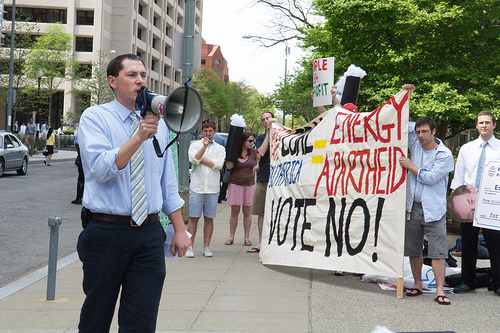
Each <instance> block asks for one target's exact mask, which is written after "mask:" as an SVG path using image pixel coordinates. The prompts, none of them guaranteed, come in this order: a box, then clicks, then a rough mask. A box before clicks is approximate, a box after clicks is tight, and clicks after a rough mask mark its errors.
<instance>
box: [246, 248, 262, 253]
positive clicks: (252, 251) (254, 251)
mask: <svg viewBox="0 0 500 333" xmlns="http://www.w3.org/2000/svg"><path fill="white" fill-rule="evenodd" d="M247 252H248V253H259V252H260V249H258V248H256V247H252V248H251V249H250V250H248V251H247Z"/></svg>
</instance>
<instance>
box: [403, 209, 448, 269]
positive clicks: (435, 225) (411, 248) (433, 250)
mask: <svg viewBox="0 0 500 333" xmlns="http://www.w3.org/2000/svg"><path fill="white" fill-rule="evenodd" d="M424 234H425V235H427V239H428V241H429V248H428V255H427V256H428V257H429V258H431V259H447V258H448V246H447V243H446V214H444V216H443V217H442V218H441V219H440V220H439V221H433V222H425V221H424V211H423V209H422V204H421V203H416V202H414V203H413V208H412V210H411V214H410V219H409V220H406V230H405V256H408V257H415V256H421V255H422V249H423V247H424Z"/></svg>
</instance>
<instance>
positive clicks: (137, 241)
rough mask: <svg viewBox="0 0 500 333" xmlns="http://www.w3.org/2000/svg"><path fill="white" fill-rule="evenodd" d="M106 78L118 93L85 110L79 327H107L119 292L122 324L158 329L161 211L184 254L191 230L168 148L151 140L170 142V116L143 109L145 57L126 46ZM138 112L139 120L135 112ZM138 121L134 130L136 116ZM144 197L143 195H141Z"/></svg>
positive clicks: (82, 121) (105, 329)
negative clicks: (135, 204)
mask: <svg viewBox="0 0 500 333" xmlns="http://www.w3.org/2000/svg"><path fill="white" fill-rule="evenodd" d="M107 74H108V83H109V85H110V87H111V88H112V89H113V91H114V93H115V96H116V99H115V100H114V101H112V102H110V103H107V104H103V105H98V106H93V107H90V108H88V109H87V110H85V112H84V113H83V114H82V117H81V118H80V126H79V138H78V139H79V145H80V152H81V159H82V165H83V170H84V173H85V191H84V194H83V206H84V209H83V210H82V224H83V225H84V230H83V231H82V233H81V234H80V237H79V239H78V246H77V248H78V254H79V257H80V259H81V260H82V262H83V273H84V276H83V289H84V292H85V294H86V299H85V302H84V304H83V306H82V310H81V314H80V324H79V331H80V332H108V331H109V327H110V325H111V321H112V318H113V314H114V309H115V305H116V301H117V298H118V295H119V293H120V292H121V298H120V309H119V318H118V325H119V326H120V331H121V330H123V331H127V332H129V331H134V332H154V331H155V329H156V320H157V315H158V307H159V303H160V297H161V292H162V287H163V282H164V279H165V273H166V272H165V257H164V249H163V243H164V241H165V232H164V231H163V227H162V226H161V224H160V223H158V212H159V211H160V210H162V211H163V212H164V213H165V214H167V215H168V216H169V218H170V220H171V221H172V224H173V226H174V230H175V235H174V237H173V239H172V243H171V244H172V247H171V249H170V250H171V252H172V253H173V254H175V252H176V250H177V251H178V254H179V256H183V255H184V253H185V251H186V249H187V247H188V245H189V238H188V236H187V234H186V230H185V227H184V222H183V220H182V216H181V212H180V208H181V207H182V206H183V204H184V201H183V200H182V199H181V198H180V196H179V194H178V187H177V181H176V176H175V170H174V166H173V161H172V156H171V153H170V151H167V153H166V154H165V155H164V156H163V157H157V155H156V153H155V151H154V148H153V143H152V140H149V139H148V137H149V135H150V134H155V135H156V137H157V139H158V141H159V144H160V147H162V148H163V147H166V145H167V144H168V130H167V128H166V125H165V123H163V122H161V123H159V122H158V120H159V117H157V116H155V115H152V114H151V115H147V116H145V117H142V118H141V116H140V113H139V112H138V111H136V107H135V99H136V96H137V92H138V90H139V89H140V88H141V86H144V85H145V84H146V70H145V68H144V64H143V62H142V60H141V59H140V58H139V57H138V56H136V55H133V54H124V55H120V56H118V57H116V58H115V59H113V60H112V61H111V62H110V63H109V65H108V70H107ZM134 119H135V120H134ZM137 121H140V122H139V126H138V130H137V131H136V132H134V134H133V135H131V128H132V124H133V123H136V122H137ZM141 146H142V150H143V156H144V171H145V172H144V183H145V189H146V198H147V216H146V217H145V219H143V218H141V219H142V221H135V220H133V219H132V198H131V197H132V192H131V191H132V190H131V170H130V160H131V158H132V157H133V155H134V153H135V152H136V151H138V150H139V148H140V147H141ZM142 197H143V196H142Z"/></svg>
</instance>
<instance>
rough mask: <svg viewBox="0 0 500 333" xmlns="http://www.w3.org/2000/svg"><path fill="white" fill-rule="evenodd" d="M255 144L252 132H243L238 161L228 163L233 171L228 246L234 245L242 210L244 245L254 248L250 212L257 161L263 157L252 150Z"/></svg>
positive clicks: (228, 195)
mask: <svg viewBox="0 0 500 333" xmlns="http://www.w3.org/2000/svg"><path fill="white" fill-rule="evenodd" d="M253 143H254V137H253V135H252V134H251V133H250V132H247V131H243V133H242V136H241V146H240V154H239V156H238V159H237V161H236V162H230V161H226V168H227V169H228V170H232V172H231V180H230V181H229V186H228V189H227V204H228V205H229V206H231V216H230V218H229V239H228V240H227V241H226V243H225V244H226V245H232V244H233V242H234V234H235V233H236V227H237V226H238V215H239V214H240V210H242V209H243V230H244V234H245V236H244V244H245V246H252V242H250V227H251V226H252V215H251V214H250V210H251V208H252V202H253V196H254V191H255V177H254V170H255V169H256V166H255V160H260V157H261V156H260V155H259V154H258V152H257V149H255V148H252V146H253Z"/></svg>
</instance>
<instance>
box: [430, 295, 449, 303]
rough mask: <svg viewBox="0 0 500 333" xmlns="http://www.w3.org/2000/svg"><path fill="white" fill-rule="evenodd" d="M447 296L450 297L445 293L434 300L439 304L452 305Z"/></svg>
mask: <svg viewBox="0 0 500 333" xmlns="http://www.w3.org/2000/svg"><path fill="white" fill-rule="evenodd" d="M445 298H448V297H446V296H444V295H439V296H438V297H436V298H434V302H436V303H437V304H439V305H450V304H451V302H450V301H445V300H444V299H445Z"/></svg>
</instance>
